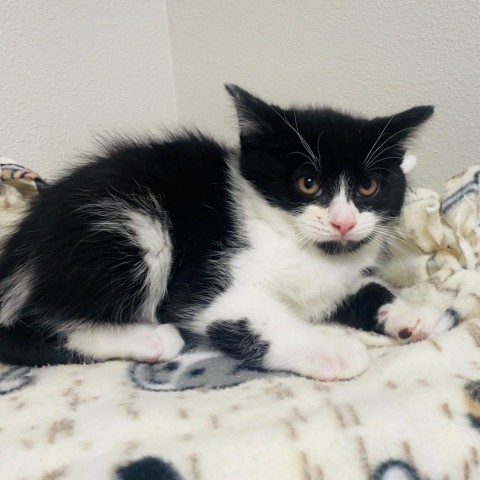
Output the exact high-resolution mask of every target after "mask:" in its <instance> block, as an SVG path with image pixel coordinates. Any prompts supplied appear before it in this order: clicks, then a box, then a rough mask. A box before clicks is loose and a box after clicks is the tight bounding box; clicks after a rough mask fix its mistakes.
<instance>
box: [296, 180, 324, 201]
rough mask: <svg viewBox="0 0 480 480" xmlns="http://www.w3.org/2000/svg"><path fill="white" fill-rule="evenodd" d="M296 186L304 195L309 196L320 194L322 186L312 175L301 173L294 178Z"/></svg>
mask: <svg viewBox="0 0 480 480" xmlns="http://www.w3.org/2000/svg"><path fill="white" fill-rule="evenodd" d="M295 182H296V184H297V188H298V189H299V190H300V192H302V193H303V194H304V195H309V196H310V197H318V196H320V195H321V194H322V188H321V186H320V182H319V181H318V179H317V178H316V177H315V176H313V175H302V176H301V177H298V178H297V179H296V181H295Z"/></svg>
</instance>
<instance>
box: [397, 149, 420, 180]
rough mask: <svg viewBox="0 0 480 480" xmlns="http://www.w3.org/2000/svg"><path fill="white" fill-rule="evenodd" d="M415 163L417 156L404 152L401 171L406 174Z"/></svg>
mask: <svg viewBox="0 0 480 480" xmlns="http://www.w3.org/2000/svg"><path fill="white" fill-rule="evenodd" d="M416 164H417V157H416V156H415V155H413V154H411V153H406V154H405V156H404V157H403V160H402V164H401V165H400V168H401V169H402V172H403V173H404V174H405V175H406V174H407V173H408V172H410V171H412V170H413V168H414V167H415V165H416Z"/></svg>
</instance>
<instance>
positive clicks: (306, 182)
mask: <svg viewBox="0 0 480 480" xmlns="http://www.w3.org/2000/svg"><path fill="white" fill-rule="evenodd" d="M314 183H315V181H314V180H313V178H312V177H305V180H304V181H303V184H304V185H305V188H307V189H309V190H310V189H311V188H312V187H313V185H314Z"/></svg>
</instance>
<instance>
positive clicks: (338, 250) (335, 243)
mask: <svg viewBox="0 0 480 480" xmlns="http://www.w3.org/2000/svg"><path fill="white" fill-rule="evenodd" d="M372 238H373V234H370V235H368V236H367V237H365V238H363V239H362V240H347V239H345V238H342V239H340V240H332V241H328V242H316V245H317V247H318V248H320V249H321V250H323V251H324V252H325V253H327V254H329V255H339V254H342V253H351V252H356V251H357V250H358V249H360V248H361V247H362V246H363V245H365V244H367V243H369V242H370V241H371V240H372Z"/></svg>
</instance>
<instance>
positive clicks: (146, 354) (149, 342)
mask: <svg viewBox="0 0 480 480" xmlns="http://www.w3.org/2000/svg"><path fill="white" fill-rule="evenodd" d="M76 323H77V325H76V326H75V328H74V329H71V330H70V331H69V332H59V331H57V332H55V331H50V332H45V331H44V330H41V329H38V328H35V327H31V326H28V325H26V324H23V323H21V322H18V323H17V324H15V325H13V326H10V327H8V328H1V327H0V351H1V359H2V361H3V362H7V363H12V364H21V365H29V366H43V365H62V364H69V363H91V362H97V361H105V360H111V359H125V360H136V361H140V362H148V363H155V362H167V361H169V360H172V359H173V358H175V357H176V356H177V355H178V353H180V351H181V350H182V348H183V345H184V342H183V339H182V337H181V336H180V333H179V332H178V330H177V329H176V328H175V327H174V326H173V325H170V324H163V325H158V324H156V325H153V324H130V325H124V326H114V325H108V324H106V325H90V326H82V325H81V322H76Z"/></svg>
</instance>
